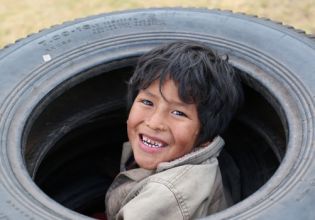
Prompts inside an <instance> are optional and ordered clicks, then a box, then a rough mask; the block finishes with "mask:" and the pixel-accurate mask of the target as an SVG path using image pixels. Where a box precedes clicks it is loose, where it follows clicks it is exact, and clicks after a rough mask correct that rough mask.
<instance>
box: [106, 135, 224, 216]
mask: <svg viewBox="0 0 315 220" xmlns="http://www.w3.org/2000/svg"><path fill="white" fill-rule="evenodd" d="M223 144H224V141H223V139H221V138H220V137H216V138H215V139H214V141H213V142H211V144H209V145H208V146H207V147H203V148H198V149H196V150H195V151H193V152H191V153H190V154H187V155H185V156H183V157H181V158H179V159H176V160H174V161H171V162H163V163H160V164H159V166H158V167H157V169H156V170H145V169H142V168H136V169H131V170H127V171H126V170H125V167H124V164H125V163H126V161H127V160H128V158H129V157H130V156H131V155H132V151H131V146H130V144H129V143H125V144H124V147H123V154H122V166H121V170H122V172H121V173H120V174H119V175H118V176H117V177H116V178H115V180H114V182H113V183H112V185H111V187H110V188H109V190H108V191H107V194H106V198H105V204H106V213H107V217H108V220H111V219H125V220H130V219H131V220H134V219H137V220H141V219H153V220H155V219H163V220H165V219H175V220H177V219H195V218H198V217H204V216H207V215H209V214H211V213H214V212H217V211H220V210H222V209H224V208H226V207H227V203H226V199H225V196H224V191H223V185H222V180H221V174H220V170H219V167H218V161H217V156H218V154H219V153H220V150H221V148H222V146H223Z"/></svg>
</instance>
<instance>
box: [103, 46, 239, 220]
mask: <svg viewBox="0 0 315 220" xmlns="http://www.w3.org/2000/svg"><path fill="white" fill-rule="evenodd" d="M128 89H129V90H128V101H129V103H130V105H132V106H131V109H130V113H129V117H128V120H127V132H128V138H129V142H128V143H125V144H124V146H123V155H122V164H123V166H122V167H121V171H122V172H121V173H120V174H119V175H118V176H117V177H116V178H115V180H114V182H113V183H112V185H111V187H110V188H109V190H108V191H107V194H106V199H105V202H106V212H107V217H108V219H163V220H164V219H194V218H198V217H204V216H206V215H209V214H211V213H214V212H217V211H220V210H222V209H224V208H226V207H227V205H228V204H227V202H226V198H225V195H224V190H223V185H222V180H221V174H220V170H219V167H218V161H217V156H218V154H219V153H220V150H221V148H222V146H223V144H224V141H223V140H222V138H221V137H220V136H219V135H220V134H221V133H222V132H223V131H224V130H225V129H226V127H227V126H228V124H229V122H230V120H231V118H232V116H233V114H234V113H235V112H236V110H237V108H238V106H239V104H240V103H241V101H242V90H241V84H240V81H239V80H238V79H237V77H236V75H235V74H234V72H233V69H232V67H231V66H230V65H229V64H228V62H227V60H223V59H220V58H219V56H218V55H216V54H215V53H214V52H213V51H212V50H211V49H209V48H208V47H206V46H205V45H203V44H200V43H197V42H192V41H178V42H173V43H170V44H167V45H162V46H160V47H158V48H156V49H153V50H152V51H150V52H148V53H147V54H145V55H143V56H142V57H141V58H140V59H139V61H138V65H137V67H136V69H135V73H134V75H133V76H132V77H131V79H130V81H129V88H128Z"/></svg>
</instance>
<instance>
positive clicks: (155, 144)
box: [142, 136, 162, 148]
mask: <svg viewBox="0 0 315 220" xmlns="http://www.w3.org/2000/svg"><path fill="white" fill-rule="evenodd" d="M142 141H143V143H144V144H145V145H146V146H148V147H153V148H158V147H162V143H160V142H157V141H153V140H151V139H149V138H148V137H145V136H142Z"/></svg>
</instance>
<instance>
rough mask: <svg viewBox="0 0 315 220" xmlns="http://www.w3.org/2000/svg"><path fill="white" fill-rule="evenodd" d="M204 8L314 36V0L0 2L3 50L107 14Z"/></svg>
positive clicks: (59, 0) (13, 0) (0, 29)
mask: <svg viewBox="0 0 315 220" xmlns="http://www.w3.org/2000/svg"><path fill="white" fill-rule="evenodd" d="M149 7H203V8H210V9H211V8H219V9H222V10H232V11H233V12H243V13H247V14H253V15H258V16H259V17H267V18H270V19H272V20H275V21H281V22H283V23H284V24H286V25H291V26H294V27H295V28H297V29H302V30H304V31H306V32H307V33H308V34H315V0H281V1H274V0H255V1H253V0H159V1H153V0H49V1H47V0H19V1H16V0H0V20H1V22H0V48H1V47H3V46H4V45H6V44H9V43H13V42H14V41H15V40H17V39H19V38H23V37H25V36H26V35H28V34H30V33H34V32H37V31H38V30H40V29H43V28H47V27H50V26H52V25H55V24H60V23H62V22H65V21H68V20H73V19H75V18H80V17H86V16H89V15H95V14H99V13H104V12H111V11H119V10H126V9H134V8H149Z"/></svg>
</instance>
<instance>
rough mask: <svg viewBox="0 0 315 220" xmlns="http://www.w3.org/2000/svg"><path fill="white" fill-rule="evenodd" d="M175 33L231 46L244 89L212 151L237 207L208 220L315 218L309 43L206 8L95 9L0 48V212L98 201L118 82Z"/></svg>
mask: <svg viewBox="0 0 315 220" xmlns="http://www.w3.org/2000/svg"><path fill="white" fill-rule="evenodd" d="M176 39H191V40H197V41H202V42H204V43H206V44H208V45H209V46H211V47H213V48H215V49H217V50H218V51H219V53H222V54H228V55H229V57H230V62H231V64H232V65H233V66H234V67H235V69H236V70H237V71H238V73H239V74H240V75H241V77H242V80H243V84H244V88H245V95H246V103H245V106H244V109H243V110H242V112H241V114H240V115H239V116H238V117H237V118H236V119H235V120H234V122H233V123H232V125H231V127H230V128H229V130H228V131H227V132H226V134H225V135H224V136H225V139H226V140H227V146H226V152H225V153H223V154H222V156H221V157H220V165H221V166H222V170H223V176H224V181H225V185H226V187H227V188H229V189H230V190H231V194H232V197H233V199H234V202H235V203H236V204H235V205H233V206H232V207H230V208H228V209H226V210H224V211H222V212H219V213H217V214H214V215H211V216H208V217H207V219H294V220H295V219H315V212H314V210H313V209H314V208H313V206H314V205H313V204H314V203H315V162H314V161H315V160H314V153H315V141H314V134H315V132H314V128H315V127H314V115H315V112H314V109H315V106H314V97H315V71H314V70H315V62H314V58H315V43H314V41H313V40H312V39H311V38H310V36H306V35H305V34H303V33H300V32H297V31H295V30H294V29H292V28H288V27H284V26H282V25H280V24H277V23H274V22H272V21H269V20H264V19H259V18H256V17H252V16H246V15H242V14H233V13H231V12H226V11H218V10H203V9H146V10H134V11H125V12H119V13H111V14H101V15H98V16H94V17H89V18H85V19H79V20H76V21H73V22H69V23H65V24H63V25H60V26H56V27H53V28H50V29H47V30H44V31H41V32H40V33H37V34H34V35H32V36H29V37H27V38H25V39H23V40H20V41H18V42H16V43H15V44H14V45H10V46H8V47H6V48H4V49H2V50H1V51H0V67H1V69H0V82H1V84H0V85H1V86H0V135H1V142H0V219H84V218H87V216H86V215H89V216H93V213H96V212H98V211H100V210H101V209H102V208H101V207H102V206H103V204H102V202H103V194H104V193H105V190H106V187H108V185H109V184H110V182H111V180H112V178H113V177H114V176H115V175H116V174H117V172H118V166H119V165H118V160H119V155H120V144H121V142H122V141H124V140H125V139H126V135H125V132H124V126H125V125H124V120H125V116H126V112H125V109H124V105H125V104H124V94H125V81H126V80H127V79H128V77H129V76H130V73H131V72H132V69H133V66H134V63H135V60H136V58H137V57H138V56H139V55H141V54H142V53H144V52H145V51H148V50H149V49H151V48H153V47H154V46H156V45H158V44H161V43H164V42H169V41H173V40H176ZM104 139H105V140H106V141H104ZM74 164H75V165H74ZM66 207H68V208H66ZM71 209H72V210H71ZM80 213H81V214H80Z"/></svg>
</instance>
